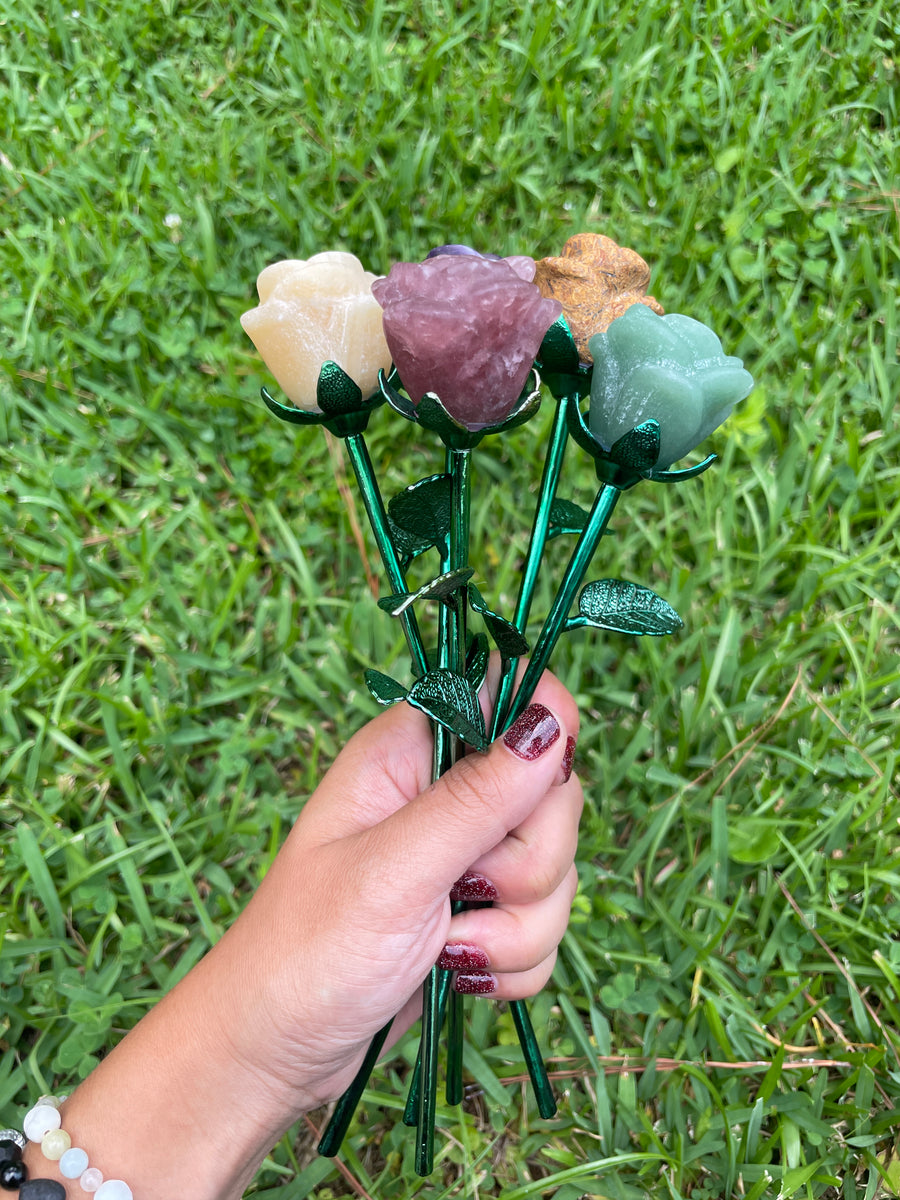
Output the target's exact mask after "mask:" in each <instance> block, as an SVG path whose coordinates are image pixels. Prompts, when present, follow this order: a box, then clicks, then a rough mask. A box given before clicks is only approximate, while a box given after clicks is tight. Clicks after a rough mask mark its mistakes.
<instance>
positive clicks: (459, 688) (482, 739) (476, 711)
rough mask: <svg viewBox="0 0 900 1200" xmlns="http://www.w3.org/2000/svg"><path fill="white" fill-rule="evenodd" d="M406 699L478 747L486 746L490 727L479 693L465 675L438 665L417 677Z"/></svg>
mask: <svg viewBox="0 0 900 1200" xmlns="http://www.w3.org/2000/svg"><path fill="white" fill-rule="evenodd" d="M406 699H407V700H408V701H409V703H410V704H412V705H413V707H414V708H418V709H420V710H421V711H422V712H424V713H427V715H428V716H429V717H431V719H432V720H434V721H437V722H438V724H440V725H443V726H444V727H445V728H446V729H449V730H450V732H451V733H455V734H456V736H457V737H459V738H462V740H463V741H464V742H467V743H468V744H469V745H470V746H474V747H475V749H476V750H486V749H487V747H488V740H487V731H486V729H485V725H484V715H483V714H482V711H481V705H480V704H479V703H478V695H477V693H476V691H475V689H474V688H473V687H472V685H471V683H469V681H468V680H467V679H466V678H465V677H464V676H462V675H457V673H456V672H455V671H450V670H448V669H447V668H446V667H437V668H436V669H435V670H434V671H429V672H428V674H427V675H423V676H422V678H421V679H417V680H416V682H415V683H414V684H413V685H412V687H411V688H410V689H409V692H408V693H407V696H406Z"/></svg>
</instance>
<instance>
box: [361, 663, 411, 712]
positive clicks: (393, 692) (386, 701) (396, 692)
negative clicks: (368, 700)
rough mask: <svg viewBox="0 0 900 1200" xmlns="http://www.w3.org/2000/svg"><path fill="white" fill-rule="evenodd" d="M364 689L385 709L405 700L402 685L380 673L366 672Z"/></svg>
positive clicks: (404, 691)
mask: <svg viewBox="0 0 900 1200" xmlns="http://www.w3.org/2000/svg"><path fill="white" fill-rule="evenodd" d="M366 687H367V688H368V689H369V691H370V692H371V694H372V696H373V697H374V698H375V699H376V700H377V701H378V703H379V704H383V705H384V707H385V708H389V707H390V705H392V704H397V703H398V701H400V700H405V699H406V688H405V687H404V686H403V684H402V683H398V682H397V680H396V679H391V677H390V675H384V674H382V672H381V671H372V670H369V671H366Z"/></svg>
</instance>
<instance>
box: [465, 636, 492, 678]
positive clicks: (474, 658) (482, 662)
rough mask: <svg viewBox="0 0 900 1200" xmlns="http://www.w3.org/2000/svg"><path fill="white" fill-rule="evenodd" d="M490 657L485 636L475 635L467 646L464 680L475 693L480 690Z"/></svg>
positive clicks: (489, 649)
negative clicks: (466, 680)
mask: <svg viewBox="0 0 900 1200" xmlns="http://www.w3.org/2000/svg"><path fill="white" fill-rule="evenodd" d="M490 657H491V648H490V646H489V645H488V640H487V635H486V634H484V633H476V634H475V636H474V637H473V638H472V641H471V643H470V645H469V652H468V654H467V655H466V679H468V681H469V683H471V685H472V687H473V688H474V689H475V691H476V692H477V691H479V690H480V689H481V685H482V684H483V683H484V679H485V676H486V675H487V669H488V663H489V661H490Z"/></svg>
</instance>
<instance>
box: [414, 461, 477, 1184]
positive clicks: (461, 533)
mask: <svg viewBox="0 0 900 1200" xmlns="http://www.w3.org/2000/svg"><path fill="white" fill-rule="evenodd" d="M446 465H447V471H448V473H449V475H450V481H451V507H450V511H451V514H452V515H451V523H450V538H449V544H448V546H447V548H446V555H445V556H444V559H443V561H442V563H441V571H442V573H443V572H446V571H455V570H461V569H463V568H464V567H466V566H468V562H469V511H470V502H471V473H470V455H469V451H468V450H454V449H452V448H450V447H448V448H447V464H446ZM465 661H466V604H465V602H464V600H463V601H461V599H460V597H459V595H457V596H454V597H453V599H452V601H451V603H450V604H445V605H443V606H442V609H441V615H440V623H439V627H438V664H439V666H441V667H447V668H449V669H450V670H451V671H456V672H462V671H463V670H464V669H465ZM454 741H455V739H454V738H452V737H451V735H450V734H449V733H448V732H447V730H445V729H444V728H443V727H442V726H437V727H436V728H435V753H434V778H435V779H438V778H439V777H440V775H442V774H443V773H444V772H445V771H446V770H448V769H449V767H450V766H452V764H453V762H454V761H455V757H456V746H455V744H454ZM443 975H444V972H442V971H439V970H438V968H437V967H433V968H432V970H431V972H430V973H429V975H428V978H427V979H426V980H425V987H424V992H423V1002H422V1035H421V1042H420V1047H419V1053H420V1059H421V1064H422V1066H421V1072H420V1077H419V1102H418V1111H417V1119H416V1173H417V1174H418V1175H421V1176H425V1175H430V1174H431V1172H432V1170H433V1168H434V1117H435V1107H436V1104H437V1069H438V1049H439V1042H440V1034H441V1025H442V1023H443V1009H442V1006H441V1004H440V978H441V977H442V976H443ZM457 1027H459V1025H458V1022H457ZM452 1053H453V1052H452V1051H451V1055H452ZM461 1053H462V1052H461V1049H460V1051H459V1054H460V1056H461Z"/></svg>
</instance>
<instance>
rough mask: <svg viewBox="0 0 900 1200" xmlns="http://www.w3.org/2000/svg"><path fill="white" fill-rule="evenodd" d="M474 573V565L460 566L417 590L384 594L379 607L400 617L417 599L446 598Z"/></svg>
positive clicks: (462, 585)
mask: <svg viewBox="0 0 900 1200" xmlns="http://www.w3.org/2000/svg"><path fill="white" fill-rule="evenodd" d="M474 574H475V570H474V568H473V567H460V568H459V570H457V571H447V572H445V573H444V574H443V575H438V576H437V578H436V579H432V580H431V581H430V582H429V583H426V584H425V585H424V586H423V587H420V588H419V590H418V591H417V592H398V593H397V594H396V595H393V596H382V597H381V599H380V600H379V601H378V607H379V608H381V609H384V611H385V612H388V613H390V614H391V616H392V617H400V616H402V615H403V613H405V612H406V610H407V609H408V608H409V606H410V605H411V604H415V602H416V601H417V600H446V598H447V597H448V596H451V595H452V594H453V593H454V592H456V591H459V589H460V588H462V587H465V585H466V584H467V583H468V582H469V580H470V579H471V578H472V576H473V575H474Z"/></svg>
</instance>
